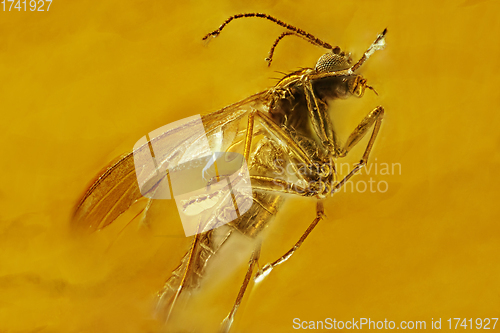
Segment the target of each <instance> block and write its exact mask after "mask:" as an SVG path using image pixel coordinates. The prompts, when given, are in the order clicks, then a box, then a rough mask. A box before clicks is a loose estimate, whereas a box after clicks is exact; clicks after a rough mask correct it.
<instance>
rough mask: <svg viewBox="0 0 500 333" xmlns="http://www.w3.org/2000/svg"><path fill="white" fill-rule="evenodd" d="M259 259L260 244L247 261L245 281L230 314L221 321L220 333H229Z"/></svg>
mask: <svg viewBox="0 0 500 333" xmlns="http://www.w3.org/2000/svg"><path fill="white" fill-rule="evenodd" d="M259 257H260V244H259V245H258V246H257V248H256V249H255V250H254V252H253V253H252V256H251V257H250V260H249V261H248V269H247V273H246V274H245V279H244V280H243V283H242V284H241V287H240V291H239V292H238V296H236V301H235V302H234V305H233V308H232V309H231V312H229V314H228V315H227V317H226V318H225V319H224V320H223V321H222V324H221V328H220V332H221V333H227V332H229V329H230V328H231V325H232V324H233V320H234V316H235V314H236V311H238V308H239V307H240V304H241V301H242V299H243V296H244V295H245V291H246V290H247V287H248V283H249V282H250V279H251V278H252V273H253V269H254V267H255V265H256V264H257V261H258V260H259Z"/></svg>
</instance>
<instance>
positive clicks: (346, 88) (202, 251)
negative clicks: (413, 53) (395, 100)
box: [73, 13, 386, 331]
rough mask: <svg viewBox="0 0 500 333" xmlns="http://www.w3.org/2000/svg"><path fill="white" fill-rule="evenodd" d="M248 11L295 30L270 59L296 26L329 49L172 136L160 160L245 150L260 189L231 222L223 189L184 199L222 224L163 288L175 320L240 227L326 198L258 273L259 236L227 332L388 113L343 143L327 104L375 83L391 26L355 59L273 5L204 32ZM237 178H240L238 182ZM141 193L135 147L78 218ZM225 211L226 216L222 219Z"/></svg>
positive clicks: (94, 222) (257, 225) (93, 226)
mask: <svg viewBox="0 0 500 333" xmlns="http://www.w3.org/2000/svg"><path fill="white" fill-rule="evenodd" d="M242 17H259V18H264V19H267V20H270V21H272V22H274V23H276V24H278V25H280V26H282V27H284V28H285V29H286V31H285V32H284V33H282V34H281V35H280V36H279V37H278V38H277V39H276V41H275V43H274V45H273V46H272V49H271V52H270V54H269V56H268V58H267V60H268V62H269V63H270V62H271V61H272V56H273V53H274V49H275V47H276V46H277V44H278V43H279V42H280V41H281V39H283V38H284V37H286V36H290V35H295V36H298V37H300V38H303V39H305V40H307V41H309V42H311V43H312V44H315V45H319V46H322V47H325V48H327V49H328V50H329V51H328V52H327V53H325V54H324V55H323V56H322V57H321V58H320V59H319V60H318V62H317V64H316V66H315V67H314V68H305V69H301V70H298V71H296V72H293V73H290V74H288V75H286V76H285V77H283V78H282V79H281V80H280V81H279V82H278V83H277V84H276V85H275V86H274V87H273V88H271V89H268V90H265V91H262V92H260V93H257V94H255V95H253V96H250V97H248V98H246V99H244V100H242V101H240V102H238V103H235V104H233V105H230V106H228V107H225V108H223V109H222V110H220V111H217V112H214V113H211V114H207V115H204V116H202V117H201V120H202V122H203V129H204V131H205V133H198V132H197V131H194V130H193V131H192V133H190V134H189V135H188V136H187V137H186V138H185V139H183V145H182V147H181V145H179V146H175V145H173V146H172V147H170V148H169V149H168V150H167V151H166V152H165V154H163V155H162V161H161V163H164V164H166V165H168V164H171V163H173V162H178V161H179V160H185V159H186V158H188V159H195V158H198V157H200V156H204V155H207V154H208V155H210V154H212V153H213V152H215V151H219V152H236V153H240V154H241V155H243V157H244V159H245V161H246V163H247V165H248V171H249V175H250V181H251V188H252V194H251V196H249V197H248V196H247V197H244V198H243V199H244V200H250V201H251V205H250V206H249V207H250V208H249V209H248V210H247V211H246V212H244V213H243V214H241V215H238V217H237V218H235V219H233V220H232V221H231V222H229V223H226V222H227V218H226V217H225V216H226V215H227V214H226V213H225V212H226V211H227V202H228V201H227V200H225V201H224V200H223V198H220V199H219V198H218V197H217V196H210V197H209V196H205V197H203V196H198V197H196V198H192V200H186V201H184V203H183V206H182V207H184V208H183V209H186V210H190V211H196V212H198V211H203V209H204V208H205V207H208V206H210V207H215V213H212V214H206V215H203V214H202V215H201V218H200V226H201V225H208V224H211V225H212V226H214V225H215V226H218V225H220V227H218V228H209V229H207V230H201V229H200V230H201V231H200V232H199V233H197V234H196V235H195V236H193V240H192V242H191V246H190V248H189V249H188V251H187V253H186V255H185V256H184V257H183V258H182V260H181V264H180V265H179V266H178V267H177V269H175V270H174V272H173V273H172V275H171V277H170V278H169V279H168V280H167V282H166V284H165V286H164V288H163V290H162V291H161V292H160V293H159V306H158V309H159V311H160V312H161V313H162V314H163V317H164V318H165V319H167V320H168V319H169V318H170V316H171V314H172V312H173V311H174V309H175V305H176V302H177V301H178V300H179V299H180V298H181V297H183V296H185V295H189V294H190V293H191V292H194V291H195V290H196V289H197V288H199V286H200V284H201V283H202V280H203V279H204V277H205V273H206V271H207V268H208V267H209V266H210V265H211V262H212V261H213V259H214V258H215V257H216V256H217V255H218V254H219V253H220V252H221V251H222V250H223V249H224V248H225V247H227V246H228V245H227V244H229V243H230V240H231V239H233V238H234V237H235V235H244V236H245V237H247V238H249V239H258V236H259V234H260V233H261V231H262V230H263V229H264V228H265V227H266V225H268V223H269V221H270V220H271V219H272V218H273V217H274V216H275V215H276V213H277V211H278V209H279V207H280V205H281V204H282V202H283V200H284V195H285V194H291V195H299V196H305V197H314V198H316V199H317V200H318V201H317V211H316V218H315V219H314V221H313V222H312V223H311V225H310V226H309V227H308V228H307V230H306V231H305V232H304V234H303V235H302V237H301V238H300V239H299V240H298V241H297V242H296V244H295V245H294V246H293V247H292V248H291V249H290V250H289V251H288V252H287V253H285V254H284V255H283V256H282V257H280V258H279V259H277V260H276V261H274V262H272V263H269V264H266V265H264V266H263V267H262V268H261V269H259V270H258V271H257V273H256V274H255V276H254V271H255V265H256V264H257V262H258V259H259V256H260V242H259V241H257V242H256V243H255V245H254V248H253V250H252V254H251V256H250V260H249V264H248V270H247V273H246V275H245V278H244V281H243V283H242V285H241V288H240V292H239V293H238V295H237V297H236V301H235V303H234V306H233V308H232V310H231V311H230V312H229V315H228V316H227V317H226V318H225V319H224V321H223V324H222V327H221V330H222V331H228V330H229V329H230V327H231V323H232V321H233V319H234V316H235V313H236V311H237V309H238V307H239V305H240V303H241V300H242V298H243V295H244V293H245V291H246V289H247V286H248V284H249V282H250V281H251V279H252V276H254V277H253V278H254V280H255V281H261V280H262V279H263V278H264V277H265V276H266V275H267V274H269V273H270V272H271V270H272V269H273V268H275V267H276V266H278V265H280V264H281V263H283V262H284V261H286V260H287V259H289V258H290V256H291V255H292V254H293V253H294V252H295V251H296V250H297V249H298V248H299V247H300V246H301V244H302V243H303V242H304V240H305V239H306V237H307V236H308V235H309V234H310V232H311V231H312V230H313V229H314V228H315V226H316V225H317V224H318V223H319V221H320V220H321V219H322V218H323V217H324V211H323V205H322V201H321V200H322V199H324V198H326V197H327V196H330V195H332V194H333V193H334V192H336V191H338V190H339V189H340V188H341V187H342V186H343V185H344V184H345V183H346V182H347V181H348V180H349V179H350V178H351V177H352V176H353V175H354V174H356V173H357V172H358V171H359V170H360V169H361V168H362V167H363V166H364V165H365V164H366V163H367V160H368V157H369V154H370V152H371V150H372V147H373V144H374V142H375V138H376V136H377V134H378V132H379V129H380V126H381V121H382V117H383V114H384V109H383V108H382V107H381V106H379V107H376V108H375V109H374V110H372V111H371V112H369V113H368V115H367V116H366V117H365V118H364V119H363V120H362V121H361V123H360V124H359V125H358V126H357V127H356V128H355V129H354V131H353V132H352V133H351V134H350V135H349V137H348V138H347V141H346V142H345V144H343V145H341V144H340V143H339V140H338V138H337V137H336V135H335V132H334V130H333V126H332V123H331V120H330V118H329V115H328V107H329V106H330V105H331V103H332V101H334V100H335V99H339V98H347V97H349V96H356V97H362V96H363V94H364V92H365V90H366V89H372V90H373V88H372V87H370V86H369V85H368V84H367V80H366V79H365V78H363V77H362V76H361V75H359V74H357V70H358V69H359V68H360V67H361V66H362V64H363V63H364V62H365V61H366V60H367V59H368V58H369V57H370V56H371V55H372V54H373V53H374V52H375V51H376V50H380V49H382V48H383V47H384V46H385V34H386V30H384V31H383V32H382V33H381V34H379V35H378V37H377V38H376V40H375V41H374V43H373V44H372V45H371V46H370V47H369V48H368V49H367V51H366V52H365V53H364V54H363V56H362V57H361V58H360V59H359V60H358V61H357V62H354V63H353V61H352V59H351V56H350V54H347V53H345V52H343V51H342V50H341V49H340V48H339V47H332V46H331V45H330V44H328V43H325V42H323V41H321V40H319V39H318V38H316V37H314V36H312V35H310V34H308V33H306V32H304V31H303V30H301V29H298V28H296V27H294V26H291V25H288V24H286V23H284V22H282V21H280V20H278V19H276V18H274V17H272V16H269V15H266V14H256V13H250V14H241V15H236V16H233V17H230V18H229V19H227V20H226V21H225V22H224V23H223V24H222V25H221V26H220V27H219V29H217V30H215V31H214V32H212V33H210V34H208V35H207V36H205V38H204V39H208V38H210V37H215V36H217V35H219V33H220V32H221V31H222V30H223V29H224V28H225V26H226V25H227V24H228V23H230V22H231V21H232V20H234V19H238V18H242ZM191 128H194V124H193V123H189V122H188V123H186V124H183V125H182V128H176V129H170V130H168V131H166V132H164V133H161V134H159V135H158V136H157V137H155V138H150V139H149V141H148V143H145V144H144V145H143V146H142V147H139V148H138V149H148V146H149V147H150V146H151V144H152V143H154V142H155V140H161V139H162V138H166V137H167V138H168V137H169V136H170V135H176V133H180V132H182V131H188V132H189V130H190V129H191ZM370 130H371V137H370V139H369V141H368V144H367V147H366V149H365V151H364V154H363V156H362V157H361V159H360V162H359V163H358V164H357V165H356V166H355V168H354V169H353V170H352V171H351V172H350V173H349V174H347V175H346V176H345V177H344V178H343V179H336V171H335V165H334V163H333V161H334V160H335V159H337V158H342V157H344V156H345V155H347V154H348V153H349V151H350V150H351V148H353V147H354V146H355V145H356V144H357V143H358V142H359V141H360V140H361V139H362V138H363V137H364V136H365V135H366V134H367V133H368V132H369V131H370ZM202 134H203V135H206V138H207V140H208V143H209V147H208V148H205V149H192V148H190V147H194V146H196V145H197V143H199V142H200V138H201V137H202V136H203V135H202ZM285 166H291V169H292V170H293V172H290V173H289V174H287V175H285V176H280V177H277V176H276V175H277V174H278V172H277V171H279V170H280V169H281V170H282V169H283V167H285ZM287 170H290V168H287ZM219 176H221V177H223V176H225V175H218V176H217V178H218V177H219ZM162 177H166V175H164V176H162ZM218 180H219V179H216V180H214V181H218ZM232 185H233V187H234V185H235V184H232ZM153 187H154V186H153ZM153 187H152V188H153ZM232 195H233V196H234V197H233V200H237V199H238V198H239V197H242V196H243V194H241V193H238V192H236V193H233V194H232ZM219 196H220V195H219ZM141 198H142V195H141V190H140V189H139V186H138V185H137V181H136V178H135V173H134V163H133V154H132V153H130V154H128V155H126V156H124V157H123V158H121V159H120V160H119V161H118V162H116V163H114V164H113V165H111V166H110V167H109V168H108V169H107V170H106V171H105V172H104V173H103V174H102V175H100V176H99V178H98V179H97V181H96V182H95V183H94V184H93V185H92V186H91V187H90V188H89V189H88V190H87V192H86V194H85V195H84V197H83V198H82V200H81V201H80V203H79V204H78V206H77V207H76V210H75V214H74V219H73V223H74V225H75V226H79V227H83V228H85V229H88V230H99V229H102V228H104V227H106V226H107V225H108V224H110V223H112V222H113V221H114V220H115V219H116V218H117V217H118V216H119V215H120V214H122V213H123V212H124V211H125V210H127V209H128V208H129V207H130V206H131V205H132V204H133V203H134V202H136V201H137V200H139V199H141ZM209 200H210V201H209ZM151 203H152V199H149V203H148V205H147V206H146V208H145V212H144V215H146V213H147V210H148V209H149V207H150V204H151ZM194 205H197V206H196V207H195V206H194ZM190 206H191V207H190ZM223 220H225V221H224V223H222V222H221V221H223Z"/></svg>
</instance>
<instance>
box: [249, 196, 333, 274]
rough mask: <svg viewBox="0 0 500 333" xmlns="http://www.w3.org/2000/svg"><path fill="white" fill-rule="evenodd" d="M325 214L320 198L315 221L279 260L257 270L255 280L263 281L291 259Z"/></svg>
mask: <svg viewBox="0 0 500 333" xmlns="http://www.w3.org/2000/svg"><path fill="white" fill-rule="evenodd" d="M324 216H325V211H324V208H323V202H322V201H319V200H318V202H317V204H316V218H315V219H314V221H313V222H312V223H311V224H310V225H309V227H308V228H307V229H306V231H305V232H304V233H303V234H302V236H301V237H300V239H299V240H298V241H297V243H295V245H294V246H293V247H292V248H291V249H290V250H288V252H287V253H285V254H284V255H282V256H281V257H280V258H279V259H278V260H276V261H274V262H272V263H269V264H266V265H264V267H262V268H261V269H260V270H259V271H257V273H256V274H255V278H254V279H255V282H256V283H257V282H260V281H262V280H263V279H264V278H265V277H266V276H267V275H268V274H269V273H271V271H272V269H273V268H274V267H276V266H278V265H280V264H282V263H284V262H285V261H287V260H288V259H290V257H291V256H292V255H293V254H294V253H295V251H297V250H298V249H299V247H300V246H301V245H302V243H304V241H305V240H306V238H307V236H309V234H310V233H311V232H312V231H313V229H314V228H315V227H316V225H318V223H319V221H321V220H322V219H323V218H324Z"/></svg>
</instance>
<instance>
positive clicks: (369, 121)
mask: <svg viewBox="0 0 500 333" xmlns="http://www.w3.org/2000/svg"><path fill="white" fill-rule="evenodd" d="M383 117H384V108H383V107H382V106H377V107H376V108H375V109H374V110H372V111H371V112H370V113H368V115H367V116H366V117H365V118H364V119H363V120H362V121H361V122H360V123H359V125H358V126H357V127H356V128H355V129H354V131H353V132H352V133H351V135H349V138H348V139H347V141H346V143H345V145H344V147H343V148H342V150H341V151H340V153H339V156H340V157H344V156H346V155H347V154H348V153H349V151H350V150H351V149H352V147H354V146H355V145H356V144H357V143H358V142H359V140H361V139H362V138H363V137H364V136H365V134H366V132H368V130H369V129H370V128H371V127H372V126H373V132H372V135H371V137H370V141H368V144H367V145H366V149H365V152H364V153H363V156H362V157H361V160H360V161H359V163H358V164H356V166H355V167H354V169H352V170H351V172H349V174H347V176H345V177H344V179H342V180H341V181H340V182H339V183H338V184H336V185H335V187H334V188H333V191H332V193H334V192H336V191H338V190H339V189H340V188H341V187H342V186H343V185H344V184H345V183H346V182H347V181H348V180H349V179H350V178H351V177H352V176H353V175H354V174H356V173H357V172H358V171H359V170H360V169H361V168H363V167H364V166H365V165H366V162H367V161H368V157H369V156H370V152H371V150H372V148H373V144H374V143H375V139H376V138H377V134H378V132H379V130H380V126H381V125H382V119H383Z"/></svg>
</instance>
